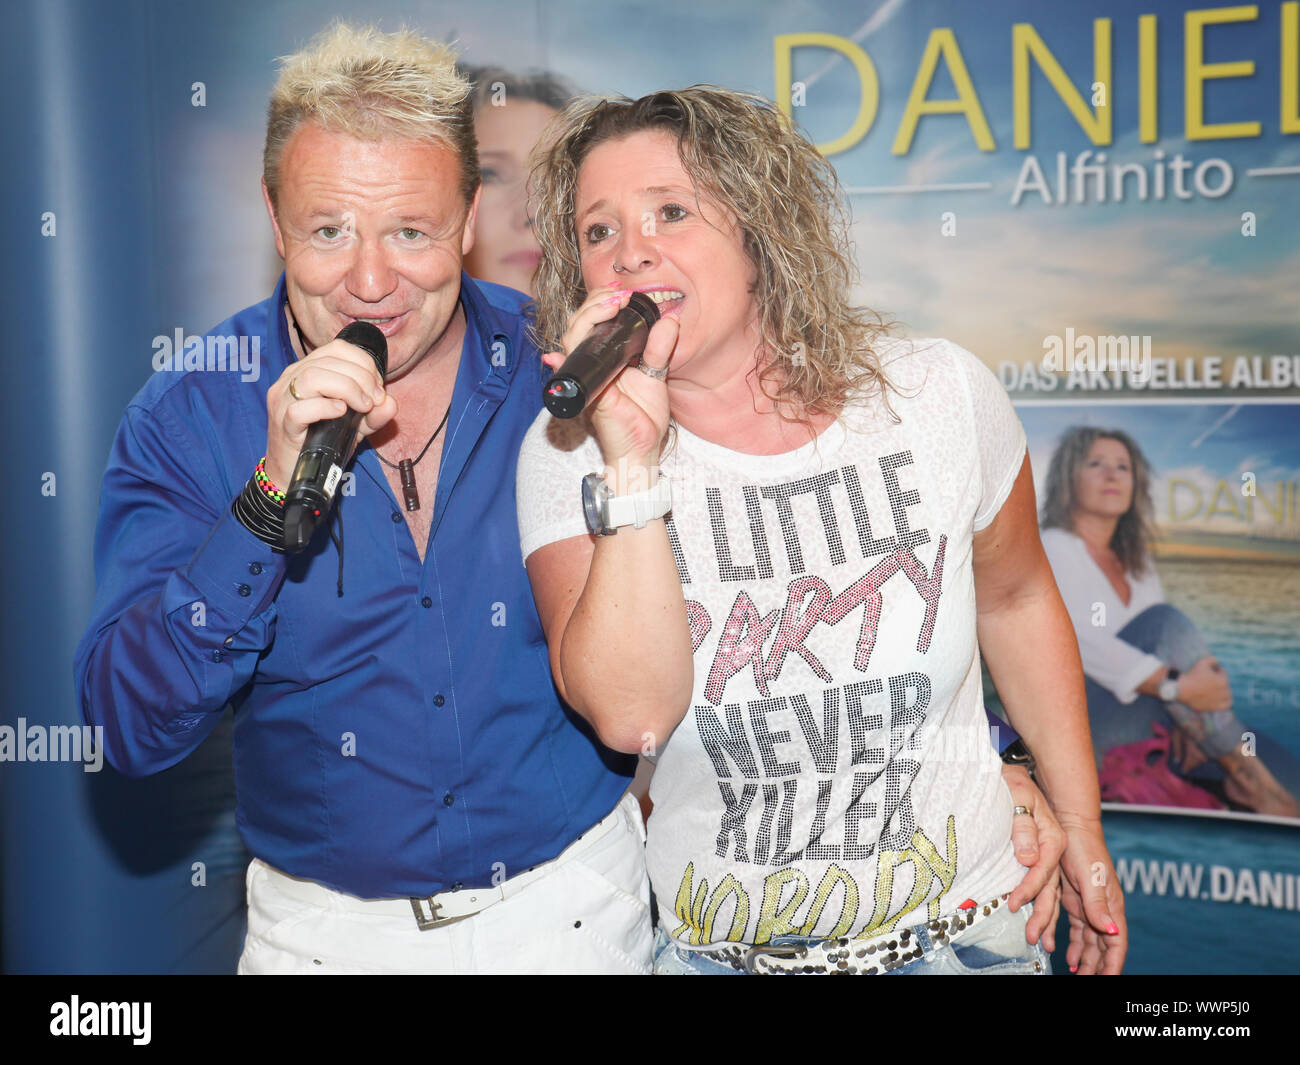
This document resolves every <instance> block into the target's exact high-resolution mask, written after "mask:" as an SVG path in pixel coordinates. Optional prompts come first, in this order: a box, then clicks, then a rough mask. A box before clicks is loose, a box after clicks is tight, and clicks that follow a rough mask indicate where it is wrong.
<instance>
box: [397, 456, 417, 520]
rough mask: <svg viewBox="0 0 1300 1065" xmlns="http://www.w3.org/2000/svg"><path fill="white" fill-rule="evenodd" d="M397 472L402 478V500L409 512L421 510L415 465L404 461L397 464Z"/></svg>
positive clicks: (408, 460)
mask: <svg viewBox="0 0 1300 1065" xmlns="http://www.w3.org/2000/svg"><path fill="white" fill-rule="evenodd" d="M397 472H398V474H399V475H400V476H401V478H402V500H403V502H405V503H406V509H407V510H419V509H420V493H419V491H418V490H417V489H416V487H415V463H413V462H412V461H411V460H410V459H402V461H401V462H399V463H398V464H397Z"/></svg>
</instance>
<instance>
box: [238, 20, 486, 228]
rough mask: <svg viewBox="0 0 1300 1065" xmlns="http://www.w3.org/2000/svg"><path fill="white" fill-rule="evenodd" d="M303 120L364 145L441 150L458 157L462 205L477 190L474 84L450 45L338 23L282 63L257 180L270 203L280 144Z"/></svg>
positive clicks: (281, 149)
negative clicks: (401, 142)
mask: <svg viewBox="0 0 1300 1065" xmlns="http://www.w3.org/2000/svg"><path fill="white" fill-rule="evenodd" d="M305 122H315V123H318V124H319V125H320V126H322V127H323V128H325V129H327V130H329V131H331V132H335V133H350V134H351V135H352V136H354V137H360V138H363V139H365V140H379V139H381V138H389V137H396V138H410V139H412V140H426V141H428V140H431V141H436V142H438V143H440V144H443V145H446V147H448V148H450V149H451V150H452V151H454V152H455V153H456V155H457V157H458V158H459V159H460V169H461V192H462V193H463V194H464V197H465V201H466V203H468V202H469V201H470V200H471V199H472V198H473V196H474V190H475V189H476V188H478V184H479V166H478V142H477V141H476V140H475V139H474V116H473V100H472V86H471V85H470V83H469V81H468V80H466V79H465V78H464V77H462V76H461V75H460V74H459V73H458V72H457V70H456V53H455V52H454V51H453V50H452V48H451V47H450V46H448V45H445V44H442V43H440V42H438V41H434V40H430V39H429V38H427V37H422V36H420V35H419V34H417V33H414V32H412V31H410V30H399V31H398V32H396V33H381V32H380V31H379V30H378V29H377V28H376V27H374V26H354V25H351V24H349V23H347V22H336V23H334V24H333V25H331V26H330V27H329V28H328V29H326V30H324V31H323V32H322V33H320V34H319V35H318V36H317V37H316V38H315V40H313V41H312V42H311V43H310V44H309V45H308V46H307V47H306V48H304V49H303V50H302V51H300V52H296V53H294V54H293V55H290V56H284V57H282V58H281V68H280V78H279V80H278V81H277V82H276V84H275V88H274V89H273V90H272V92H271V103H270V106H269V107H268V109H267V121H266V150H265V152H264V153H263V157H262V176H263V178H264V179H265V181H266V188H267V191H268V192H269V193H270V196H271V203H272V205H273V206H274V205H276V204H277V200H276V196H277V194H278V192H279V187H280V162H281V158H282V156H283V155H284V149H285V146H286V145H287V144H288V143H289V139H290V138H291V137H292V136H293V134H294V132H295V131H296V130H297V129H298V128H299V127H300V126H301V125H302V124H303V123H305Z"/></svg>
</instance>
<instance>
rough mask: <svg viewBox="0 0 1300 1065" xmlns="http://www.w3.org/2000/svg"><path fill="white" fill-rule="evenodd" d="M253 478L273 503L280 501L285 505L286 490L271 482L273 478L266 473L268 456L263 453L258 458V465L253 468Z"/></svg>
mask: <svg viewBox="0 0 1300 1065" xmlns="http://www.w3.org/2000/svg"><path fill="white" fill-rule="evenodd" d="M253 480H255V481H256V482H257V487H258V488H260V489H261V490H262V494H263V495H265V496H266V497H267V498H268V499H270V500H271V502H272V503H278V504H279V505H280V506H284V492H283V491H281V490H280V489H279V488H276V487H275V485H273V484H272V483H271V478H270V477H268V476H267V475H266V456H265V455H263V456H262V457H261V458H260V459H258V460H257V466H256V467H254V469H253Z"/></svg>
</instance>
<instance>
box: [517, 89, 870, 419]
mask: <svg viewBox="0 0 1300 1065" xmlns="http://www.w3.org/2000/svg"><path fill="white" fill-rule="evenodd" d="M643 130H666V131H667V132H669V133H671V134H673V135H674V136H675V137H676V138H677V149H678V152H679V154H680V155H681V160H682V166H683V167H684V168H685V170H686V172H687V174H689V175H690V177H691V180H692V181H693V182H694V184H695V186H696V188H697V190H699V191H701V192H705V193H707V194H708V195H709V196H711V197H712V198H713V199H714V200H716V201H717V202H718V203H719V204H721V205H722V206H723V207H724V208H726V209H727V210H728V211H730V212H731V214H732V215H734V217H735V219H736V222H737V224H738V226H739V227H740V230H741V232H742V234H743V239H744V248H745V252H746V254H747V255H748V256H749V258H750V260H751V262H753V264H754V269H755V275H756V277H757V281H756V283H755V286H754V288H753V290H752V291H753V296H754V301H755V303H756V305H757V306H758V308H759V315H760V320H759V324H760V335H761V344H762V351H763V352H764V354H765V356H766V358H763V359H761V360H760V366H759V379H760V381H761V382H762V383H763V387H764V391H765V392H768V389H767V387H766V386H767V384H768V383H770V382H772V381H773V379H774V378H775V379H776V380H778V381H779V382H780V383H779V384H778V385H777V386H776V388H775V390H774V391H771V392H768V394H769V395H771V396H772V397H773V398H774V399H776V400H778V405H780V404H781V403H787V402H788V403H792V404H793V407H794V409H795V410H797V411H798V412H799V416H800V417H803V416H806V415H808V414H813V413H838V412H839V411H840V410H841V409H842V408H843V406H844V404H845V402H846V401H847V400H848V399H849V398H850V397H851V396H854V395H865V394H867V393H868V392H869V390H870V389H871V387H872V386H876V387H878V388H879V389H880V392H881V395H882V397H883V398H884V399H885V402H886V405H887V406H888V397H887V395H886V392H885V390H886V388H887V387H888V386H889V382H888V380H887V379H886V377H885V375H884V373H883V371H882V370H881V366H880V362H879V359H878V358H877V356H876V354H875V352H874V350H873V344H874V342H875V340H876V338H877V337H878V336H880V335H882V334H884V333H886V332H887V331H888V329H889V325H888V324H887V323H885V322H884V321H883V320H882V319H881V317H880V315H878V314H876V313H875V312H873V311H869V310H866V309H863V308H858V307H854V306H852V305H851V304H850V303H849V291H850V288H851V286H852V284H853V281H854V279H855V277H856V264H855V263H854V261H853V259H852V257H851V256H850V254H849V248H848V226H847V220H846V213H845V209H844V203H843V200H842V195H841V190H840V185H839V180H838V178H837V177H836V175H835V170H834V168H833V167H832V166H831V165H830V164H829V163H828V162H827V161H826V160H825V159H824V158H823V157H822V155H821V154H820V153H819V152H818V151H817V149H815V148H814V147H813V146H812V144H811V143H809V141H808V140H807V139H805V138H804V137H803V136H802V135H801V134H800V133H799V132H797V131H796V130H795V129H794V128H792V127H791V126H790V125H789V123H788V122H787V121H786V119H785V118H784V117H783V116H782V115H781V114H780V112H778V111H777V110H776V108H775V106H774V105H773V104H772V103H771V101H769V100H765V99H763V98H762V97H761V96H755V95H752V94H750V93H741V92H733V91H731V90H729V89H723V88H720V87H718V86H716V85H692V86H690V87H689V88H686V89H681V90H678V91H669V92H656V93H652V94H651V95H649V96H643V97H641V99H639V100H631V99H628V98H627V97H626V96H618V97H599V96H583V97H580V98H578V99H577V100H574V101H573V102H572V103H570V104H569V106H568V107H566V108H565V109H564V111H563V112H561V113H560V114H559V115H558V116H556V118H555V119H554V120H553V121H552V123H551V125H550V127H549V128H548V130H547V131H546V133H545V134H544V135H543V137H542V138H541V140H540V142H539V145H538V147H537V149H536V150H535V152H534V155H533V160H532V185H531V192H532V195H531V206H532V215H533V229H534V232H535V233H536V235H537V238H538V240H539V241H540V243H541V246H542V259H541V263H540V265H539V266H538V269H537V274H536V277H535V284H536V287H537V310H536V317H535V322H534V326H533V332H534V338H535V339H536V340H537V342H538V344H539V345H540V346H541V348H542V350H543V351H558V350H560V347H561V345H560V338H561V337H562V336H563V334H564V332H565V329H566V326H567V323H568V320H569V318H570V316H571V315H572V314H573V313H574V311H576V310H577V309H578V307H579V306H580V305H581V304H582V302H583V300H584V299H585V298H586V287H585V286H584V285H583V281H582V265H581V261H580V259H579V254H578V234H577V232H576V225H575V221H574V215H575V209H576V198H577V188H578V172H579V170H580V169H581V167H582V163H583V161H584V160H585V159H586V158H587V156H588V155H589V154H590V153H591V151H592V149H594V148H595V147H596V146H597V145H599V144H601V143H603V142H605V141H609V140H616V139H618V138H621V137H626V136H628V135H629V134H632V133H637V132H640V131H643Z"/></svg>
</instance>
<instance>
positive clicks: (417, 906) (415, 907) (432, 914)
mask: <svg viewBox="0 0 1300 1065" xmlns="http://www.w3.org/2000/svg"><path fill="white" fill-rule="evenodd" d="M437 899H438V896H437V895H430V896H429V897H428V898H423V899H417V898H413V899H411V909H412V911H414V913H415V923H416V924H417V925H418V926H419V929H420V931H421V932H427V931H429V930H430V929H431V928H442V927H444V926H445V925H449V924H455V923H456V922H457V921H464V920H466V919H467V918H469V917H473V916H474V914H472V913H466V914H462V915H461V916H460V917H441V916H439V912H440V911H441V910H442V907H441V906H439V905H438V901H437ZM426 903H427V904H428V906H429V916H427V917H426V916H425V915H424V909H423V907H424V904H426Z"/></svg>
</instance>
